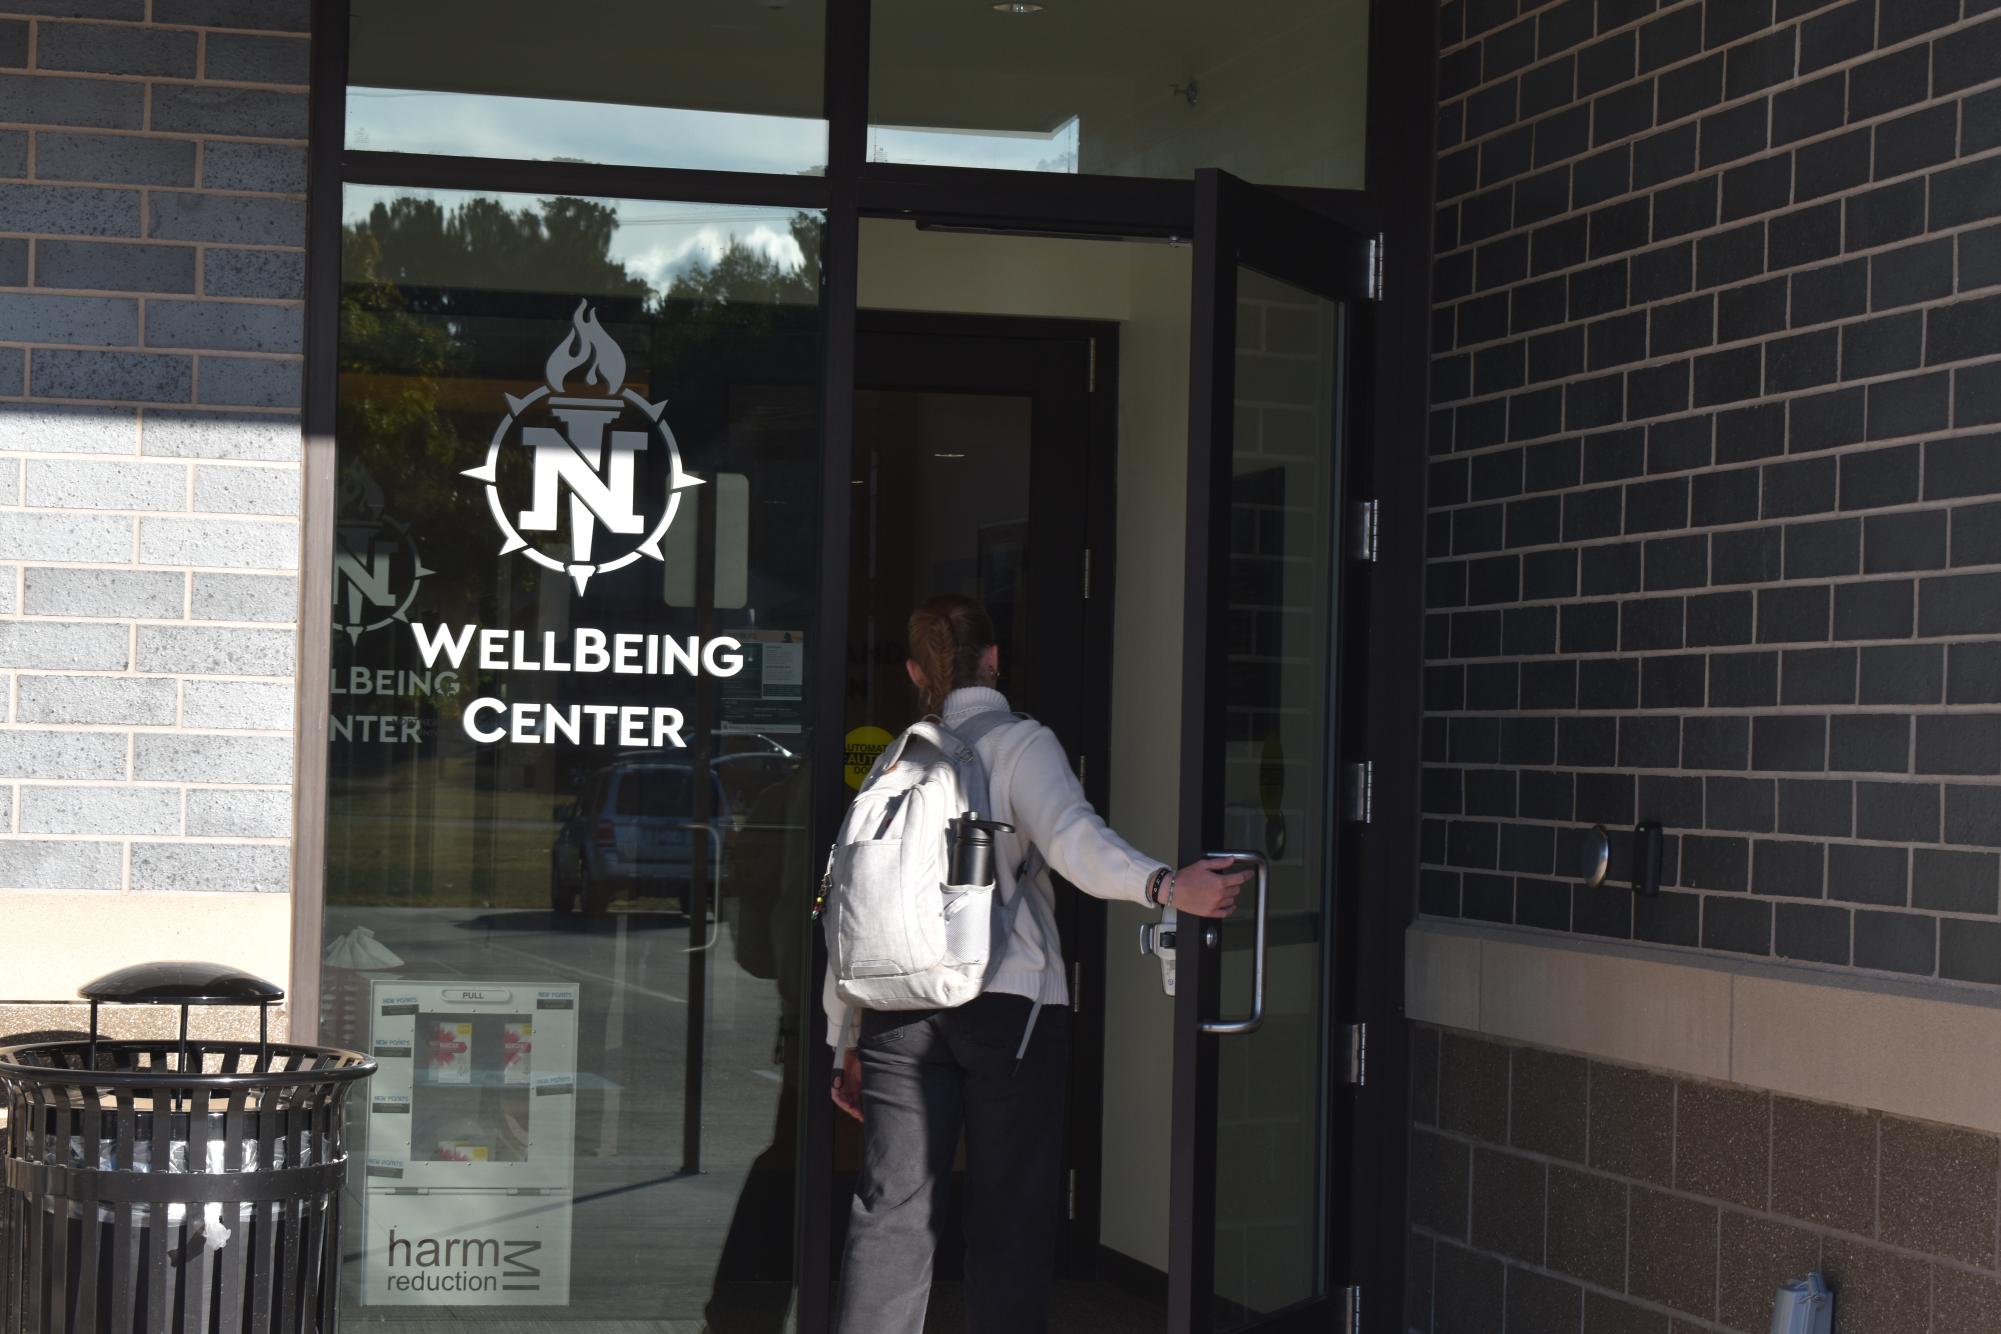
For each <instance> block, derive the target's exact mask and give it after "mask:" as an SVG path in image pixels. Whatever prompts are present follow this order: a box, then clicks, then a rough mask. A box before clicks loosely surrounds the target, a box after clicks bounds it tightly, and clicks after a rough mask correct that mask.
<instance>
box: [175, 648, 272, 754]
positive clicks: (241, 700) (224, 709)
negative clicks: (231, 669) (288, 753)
mask: <svg viewBox="0 0 2001 1334" xmlns="http://www.w3.org/2000/svg"><path fill="white" fill-rule="evenodd" d="M237 633H239V634H242V633H254V634H272V635H277V634H282V635H284V636H285V637H286V638H288V639H289V638H290V637H291V633H292V632H291V631H289V630H259V631H248V632H246V631H238V632H237ZM181 691H182V706H181V723H182V725H183V726H185V727H201V728H209V729H212V730H214V731H218V732H228V731H252V732H289V731H291V730H292V715H293V711H294V704H295V700H294V697H293V695H294V687H293V686H292V684H291V682H289V681H286V682H278V681H188V682H186V683H185V684H183V685H182V687H181Z"/></svg>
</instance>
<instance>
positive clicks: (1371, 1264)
mask: <svg viewBox="0 0 2001 1334" xmlns="http://www.w3.org/2000/svg"><path fill="white" fill-rule="evenodd" d="M826 3H827V42H826V61H825V70H826V77H825V83H824V89H825V108H826V115H827V119H828V122H829V136H828V169H827V174H826V175H825V176H823V177H769V176H761V175H753V174H746V173H739V172H716V171H689V170H673V169H653V168H631V167H611V166H588V165H579V164H573V163H553V162H552V163H539V162H517V161H498V160H491V159H480V158H460V157H443V156H430V155H418V154H391V153H375V152H363V151H349V150H347V149H345V147H344V139H345V129H344V127H345V92H346V83H347V69H348V59H347V35H348V19H349V4H348V0H315V3H314V6H313V31H312V72H311V80H312V83H311V88H310V93H309V99H308V101H309V108H310V126H309V136H310V149H309V159H308V172H307V175H308V200H307V217H308V228H309V234H308V245H307V261H306V362H305V376H304V381H305V383H304V396H303V405H302V406H303V412H302V416H303V426H304V435H305V458H306V469H305V474H306V490H305V494H304V497H303V523H302V526H301V528H302V531H301V541H302V545H303V547H304V549H305V550H306V551H307V552H312V551H315V550H321V549H330V548H331V543H332V540H333V532H332V520H333V513H334V492H333V471H332V467H331V459H332V453H333V434H334V412H335V392H336V388H337V380H338V361H337V341H338V333H339V329H338V323H339V320H338V312H339V300H340V220H341V191H342V187H343V185H345V184H350V183H353V184H379V185H409V186H422V187H429V188H437V189H469V190H480V189H484V190H503V191H518V192H527V193H552V194H561V193H571V194H587V195H609V196H618V197H626V198H655V199H673V200H685V201H688V202H705V201H714V202H727V203H739V204H741V203H765V204H771V205H775V206H792V207H801V208H810V209H817V210H824V212H825V215H826V224H825V230H824V233H823V239H822V255H821V258H822V272H823V295H822V309H823V312H824V313H825V321H824V337H823V343H822V348H823V351H822V374H823V386H824V401H823V405H822V407H823V411H822V429H823V450H824V472H823V480H824V479H833V480H831V481H828V482H826V484H824V485H823V487H822V506H821V515H820V522H821V531H820V552H821V565H822V569H823V572H824V585H823V588H822V596H823V598H824V599H825V601H826V603H827V605H845V603H846V599H847V575H846V558H847V551H848V541H849V535H848V521H847V503H848V498H847V496H846V495H845V494H844V492H845V490H846V479H847V476H848V470H849V467H850V461H851V457H852V451H853V443H854V441H853V434H854V421H853V413H852V401H851V399H852V394H851V391H852V388H853V385H854V372H855V338H856V303H857V266H858V261H859V245H860V236H859V231H860V228H859V222H860V218H861V217H862V216H863V215H864V214H865V213H866V214H868V215H870V216H881V217H904V218H918V219H926V220H930V221H934V222H942V223H951V224H957V225H962V226H969V227H980V228H989V229H996V230H1012V231H1025V232H1037V233H1043V234H1052V233H1053V234H1059V235H1072V236H1125V237H1136V238H1137V237H1154V238H1185V237H1187V236H1189V235H1190V234H1191V233H1192V232H1193V230H1194V226H1195V221H1196V191H1195V186H1194V183H1193V181H1189V180H1181V181H1171V180H1170V181H1159V180H1142V179H1123V178H1111V177H1081V176H1079V177H1071V176H1051V175H1041V174H1037V173H1031V172H1002V171H975V170H969V169H959V168H943V167H909V166H890V165H886V164H872V163H869V162H867V161H866V143H867V129H868V126H867V121H868V115H867V109H868V57H869V6H868V0H826ZM1370 10H1371V12H1370V34H1369V48H1370V62H1369V63H1370V78H1369V88H1368V131H1367V134H1368V150H1367V157H1368V170H1367V182H1368V184H1367V188H1366V189H1365V190H1360V191H1352V190H1304V189H1301V190H1285V191H1282V192H1281V193H1283V194H1285V195H1286V196H1288V197H1289V198H1291V199H1293V200H1294V201H1295V202H1297V203H1299V204H1301V205H1302V206H1304V207H1306V208H1309V209H1312V210H1313V211H1315V212H1318V213H1320V214H1323V215H1325V216H1327V217H1329V218H1332V219H1335V220H1337V221H1340V222H1343V223H1344V224H1345V225H1347V226H1348V227H1349V228H1350V229H1351V230H1356V231H1361V232H1364V233H1367V234H1375V235H1380V236H1387V237H1389V238H1393V239H1392V240H1391V241H1390V243H1389V244H1388V245H1387V246H1385V248H1384V257H1383V272H1382V279H1383V282H1382V290H1383V291H1384V293H1385V294H1386V300H1385V301H1384V302H1383V303H1382V305H1381V309H1380V311H1379V313H1378V318H1377V321H1376V326H1375V334H1374V345H1373V346H1372V347H1371V348H1369V349H1366V352H1365V356H1366V357H1367V358H1368V362H1369V364H1367V365H1366V366H1365V367H1364V368H1362V369H1361V370H1360V371H1359V372H1358V375H1360V376H1361V377H1364V378H1366V379H1367V380H1368V382H1369V384H1370V386H1371V388H1372V394H1371V403H1372V418H1371V421H1370V424H1369V426H1370V428H1369V431H1368V434H1367V440H1366V442H1364V443H1363V444H1362V445H1361V446H1360V448H1361V449H1362V450H1363V451H1364V452H1365V453H1366V454H1367V455H1368V459H1367V462H1366V472H1367V482H1366V486H1367V487H1368V489H1369V491H1370V492H1372V493H1373V495H1374V497H1375V498H1376V500H1377V501H1378V504H1379V515H1380V519H1379V522H1380V533H1381V538H1380V546H1379V561H1378V563H1377V565H1376V568H1375V570H1374V571H1373V575H1372V584H1373V587H1374V596H1373V597H1372V598H1371V599H1370V619H1369V626H1368V632H1367V635H1366V644H1365V646H1362V647H1361V648H1360V649H1359V651H1360V652H1361V653H1363V654H1364V655H1365V657H1366V664H1367V665H1366V672H1367V676H1368V678H1369V680H1370V682H1371V683H1372V684H1371V687H1370V690H1371V695H1370V708H1369V710H1368V717H1367V721H1366V723H1365V727H1364V731H1365V736H1366V742H1365V751H1366V753H1367V754H1369V755H1370V756H1372V757H1373V758H1374V759H1375V761H1376V776H1375V803H1374V804H1375V821H1374V824H1373V826H1372V828H1371V830H1370V834H1369V837H1368V838H1366V839H1364V840H1362V842H1363V844H1364V848H1363V852H1362V857H1363V871H1362V879H1363V882H1364V884H1365V885H1366V886H1367V889H1368V892H1367V893H1366V894H1364V895H1360V896H1358V898H1360V900H1361V902H1360V903H1359V904H1358V905H1357V909H1356V912H1357V920H1356V921H1355V923H1353V929H1354V935H1353V937H1352V938H1353V939H1354V940H1355V941H1356V942H1357V951H1358V957H1357V958H1356V961H1355V969H1354V975H1353V986H1354V990H1355V995H1356V1013H1357V1014H1358V1015H1359V1016H1361V1017H1362V1018H1364V1019H1365V1020H1367V1021H1369V1022H1371V1024H1372V1025H1373V1026H1372V1029H1371V1039H1370V1048H1369V1086H1368V1088H1367V1090H1366V1091H1365V1093H1364V1096H1362V1097H1361V1098H1360V1099H1359V1100H1358V1103H1357V1107H1356V1110H1355V1134H1354V1138H1353V1142H1352V1145H1351V1146H1350V1147H1351V1149H1352V1153H1353V1157H1354V1160H1355V1175H1354V1180H1355V1183H1356V1189H1355V1193H1354V1195H1353V1197H1352V1199H1351V1201H1350V1203H1349V1209H1350V1214H1351V1218H1352V1220H1353V1225H1352V1227H1351V1229H1350V1232H1351V1237H1352V1247H1351V1262H1352V1264H1353V1266H1354V1272H1356V1273H1359V1274H1363V1275H1366V1276H1367V1281H1368V1283H1369V1284H1370V1286H1371V1288H1372V1289H1374V1290H1375V1291H1376V1292H1377V1293H1378V1294H1379V1296H1377V1297H1376V1298H1375V1299H1373V1300H1370V1301H1368V1302H1366V1303H1365V1304H1364V1306H1363V1309H1362V1328H1363V1329H1364V1330H1365V1331H1367V1334H1393V1331H1396V1330H1398V1329H1399V1328H1400V1327H1401V1306H1402V1289H1403V1269H1404V1263H1405V1241H1404V1236H1405V1230H1406V1228H1405V1214H1404V1196H1405V1189H1404V1181H1405V1173H1406V1158H1407V1143H1406V1141H1407V1137H1408V1077H1409V1076H1408V1064H1407V1052H1406V1045H1407V1044H1406V1035H1405V1028H1404V1024H1403V1022H1402V1016H1403V989H1404V981H1403V965H1404V955H1403V933H1404V929H1405V927H1406V926H1407V924H1408V922H1409V921H1410V917H1411V912H1412V904H1413V901H1414V882H1415V878H1416V866H1417V845H1418V798H1417V783H1418V771H1417V765H1416V762H1415V756H1416V755H1417V754H1418V753H1419V747H1418V740H1419V730H1420V729H1419V717H1420V715H1419V710H1418V697H1417V682H1418V679H1419V676H1420V672H1421V667H1422V657H1421V630H1422V582H1421V580H1422V533H1423V527H1424V522H1423V515H1424V485H1425V468H1424V453H1425V451H1424V440H1425V433H1426V393H1425V379H1426V377H1425V374H1424V368H1425V365H1426V356H1427V343H1428V327H1429V288H1430V275H1431V265H1430V257H1429V245H1428V237H1429V236H1430V234H1431V219H1430V211H1431V201H1432V188H1431V162H1432V156H1433V153H1432V146H1433V142H1434V130H1435V121H1434V114H1433V110H1434V106H1435V98H1434V95H1433V94H1434V89H1435V86H1436V59H1435V57H1436V51H1437V8H1436V6H1434V5H1428V4H1412V3H1409V0H1371V4H1370ZM1358 494H1359V493H1358ZM1098 549H1100V550H1108V549H1109V548H1108V547H1106V546H1103V545H1102V544H1101V545H1100V546H1099V548H1098ZM306 568H308V569H311V568H313V567H312V566H311V565H310V564H309V565H308V566H307V567H306ZM329 596H330V593H329V589H327V588H320V587H317V586H316V585H315V584H314V582H313V581H312V580H304V581H302V588H301V599H302V607H301V624H302V625H303V626H312V625H324V624H327V623H328V621H329V619H330V615H331V607H330V602H329ZM840 638H841V637H839V636H833V635H825V634H823V635H820V636H819V637H818V639H819V643H818V644H817V645H816V646H815V649H814V658H813V664H812V670H813V672H814V681H815V684H816V688H815V691H814V694H813V699H812V701H811V702H810V704H809V710H810V711H811V713H812V715H813V716H814V717H815V718H823V717H838V716H839V715H840V704H841V701H840V697H839V693H838V692H839V691H840V690H841V688H842V681H843V667H844V664H843V660H842V654H843V651H844V646H843V645H842V644H841V642H840ZM328 648H329V646H328V644H327V642H326V640H325V637H323V636H316V635H314V634H311V633H305V634H302V636H301V644H300V662H299V672H298V679H299V681H300V682H301V689H300V697H299V698H300V708H299V728H298V742H299V744H298V747H297V751H296V754H295V761H294V763H295V790H297V791H298V792H300V793H302V794H311V793H317V792H320V791H322V790H323V787H322V783H323V774H324V768H325V760H326V750H325V738H326V705H325V699H324V697H323V692H318V691H315V690H314V689H312V688H311V687H312V685H313V684H314V683H316V682H323V681H324V680H325V679H326V676H325V671H326V666H327V657H328ZM840 764H841V760H840V755H839V748H838V747H828V746H821V747H818V748H816V753H815V756H814V773H813V781H814V790H815V793H816V797H815V802H814V815H813V825H812V830H811V834H810V837H811V838H812V839H813V841H814V842H815V844H816V845H818V844H823V843H825V842H827V841H828V840H830V839H831V837H832V831H833V830H834V828H835V827H836V826H837V824H838V821H839V815H840V807H841V793H842V780H841V776H840ZM300 814H301V818H300V819H299V820H298V821H297V824H296V834H295V839H294V844H293V884H294V894H293V907H294V914H295V924H294V932H293V936H294V945H293V959H292V969H291V974H292V990H293V1004H292V1007H291V1015H292V1023H293V1025H294V1030H295V1037H299V1038H302V1039H305V1040H310V1039H311V1037H312V1036H313V1033H312V1030H313V1029H314V1028H315V1027H316V1024H317V1014H318V1010H319V995H318V991H319V979H318V971H317V970H318V963H319V944H320V939H319V938H320V921H321V914H322V910H323V906H324V902H323V892H322V882H321V865H322V860H323V857H324V817H323V813H316V812H312V811H304V810H302V811H301V813H300ZM823 966H824V954H823V953H820V952H818V948H817V946H816V954H815V957H814V958H813V959H812V960H811V961H810V967H811V969H812V970H813V971H812V976H814V977H817V976H818V972H819V970H820V969H821V968H822V967H823ZM809 1021H810V1023H811V1029H810V1031H809V1032H808V1033H806V1034H804V1035H803V1037H804V1039H805V1043H806V1049H807V1050H808V1051H809V1052H811V1051H813V1050H815V1049H817V1048H818V1047H819V1045H820V1044H822V1043H823V1041H824V1037H825V1034H824V1031H823V1029H824V1021H823V1020H822V1019H821V1017H820V1016H819V1015H818V1012H817V1009H813V1008H811V1007H809ZM804 1106H805V1107H806V1109H807V1110H808V1114H807V1115H806V1116H804V1117H802V1118H801V1128H800V1144H799V1152H800V1155H801V1158H800V1161H826V1160H827V1154H828V1153H829V1152H830V1150H831V1131H832V1108H831V1105H830V1104H829V1102H828V1100H826V1099H816V1098H810V1097H809V1098H807V1099H805V1102H804ZM825 1183H826V1176H825V1174H805V1175H804V1176H803V1177H802V1179H801V1182H800V1189H801V1196H800V1201H799V1209H798V1214H797V1219H798V1224H797V1230H796V1233H795V1237H794V1254H795V1257H796V1265H795V1282H796V1284H797V1288H798V1294H799V1310H800V1329H801V1331H802V1334H819V1332H820V1331H822V1330H824V1329H825V1328H826V1322H827V1318H828V1317H827V1296H828V1293H829V1278H830V1275H829V1267H830V1266H829V1257H828V1256H827V1255H826V1247H825V1245H824V1231H823V1227H824V1224H823V1222H822V1221H821V1220H824V1219H825V1218H826V1217H827V1210H828V1209H829V1208H831V1207H832V1204H833V1202H832V1201H831V1200H829V1199H827V1198H825ZM816 1185H817V1190H818V1192H819V1197H818V1198H815V1188H816ZM816 1241H817V1242H819V1243H820V1244H815V1243H816Z"/></svg>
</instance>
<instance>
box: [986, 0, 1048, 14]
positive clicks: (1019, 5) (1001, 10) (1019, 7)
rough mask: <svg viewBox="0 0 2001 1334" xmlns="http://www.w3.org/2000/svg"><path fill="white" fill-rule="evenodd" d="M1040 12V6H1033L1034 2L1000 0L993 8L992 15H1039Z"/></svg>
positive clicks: (1026, 0)
mask: <svg viewBox="0 0 2001 1334" xmlns="http://www.w3.org/2000/svg"><path fill="white" fill-rule="evenodd" d="M1041 12H1042V6H1041V5H1038V4H1035V3H1034V0H1001V3H999V4H997V5H995V6H994V13H996V14H1040V13H1041Z"/></svg>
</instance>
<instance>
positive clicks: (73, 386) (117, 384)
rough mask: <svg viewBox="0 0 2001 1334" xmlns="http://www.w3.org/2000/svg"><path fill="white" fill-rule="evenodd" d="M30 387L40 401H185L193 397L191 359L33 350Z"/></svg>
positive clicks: (155, 355) (29, 379) (141, 354)
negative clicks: (74, 399)
mask: <svg viewBox="0 0 2001 1334" xmlns="http://www.w3.org/2000/svg"><path fill="white" fill-rule="evenodd" d="M28 381H29V387H30V389H31V390H32V391H33V392H34V393H35V394H36V395H37V396H38V397H41V398H114V399H125V400H130V401H134V402H139V403H186V402H189V401H191V400H192V398H193V396H194V387H195V376H194V359H193V358H191V357H185V356H171V355H166V354H160V353H147V352H90V351H83V350H73V349H69V348H59V347H38V348H35V349H33V355H32V356H31V357H30V359H29V365H28Z"/></svg>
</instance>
